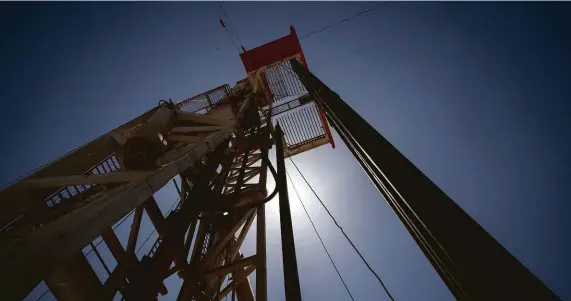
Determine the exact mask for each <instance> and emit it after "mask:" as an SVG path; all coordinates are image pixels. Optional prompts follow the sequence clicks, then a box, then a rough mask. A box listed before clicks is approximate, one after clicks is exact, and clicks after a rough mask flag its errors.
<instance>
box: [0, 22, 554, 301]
mask: <svg viewBox="0 0 571 301" xmlns="http://www.w3.org/2000/svg"><path fill="white" fill-rule="evenodd" d="M240 57H241V59H242V62H243V64H244V67H245V69H246V73H247V76H246V78H244V79H242V80H240V81H238V82H237V83H236V85H235V86H234V87H230V86H229V85H223V86H220V87H217V88H215V89H212V90H210V91H207V92H204V93H201V94H199V95H197V96H194V97H191V98H188V99H185V100H183V101H180V102H176V103H175V102H172V101H160V102H159V104H158V105H157V106H156V107H155V108H152V109H151V110H149V111H147V112H145V113H144V114H142V115H141V116H139V117H137V118H135V119H133V120H131V121H129V122H127V123H125V124H124V125H122V126H120V127H118V128H116V129H114V130H113V131H111V132H109V133H107V134H105V135H103V136H101V137H99V138H97V139H95V140H93V141H91V142H90V143H88V144H86V145H84V146H82V147H80V148H78V149H76V150H75V151H73V152H71V153H69V154H67V155H65V156H63V157H62V158H60V159H58V160H56V161H54V162H52V163H50V164H49V165H47V166H45V167H43V168H41V169H38V170H37V171H35V172H33V173H32V174H29V175H28V176H26V177H24V178H22V179H20V180H18V181H16V182H15V183H13V184H12V185H10V186H8V187H6V188H4V189H3V190H1V191H0V206H1V210H0V227H1V230H0V243H1V244H0V291H1V292H2V297H3V298H5V299H4V300H22V299H23V298H25V297H26V296H27V295H28V294H29V292H30V291H31V290H33V289H34V288H35V287H36V286H37V285H38V283H40V282H41V281H44V282H45V283H46V284H47V286H48V287H49V289H50V290H51V293H52V294H53V295H54V296H55V297H56V298H57V300H63V301H82V300H89V301H91V300H128V301H133V300H137V301H147V300H157V297H158V295H159V294H162V295H164V294H166V293H167V289H166V287H165V285H164V283H163V282H164V280H165V279H166V278H168V277H170V276H172V275H174V274H175V273H176V274H177V275H178V276H179V277H180V278H181V279H183V285H182V287H181V289H180V292H179V294H178V298H177V300H179V301H186V300H200V301H211V300H217V301H219V300H222V299H223V298H225V297H226V296H228V295H229V294H231V295H232V298H237V299H238V300H240V301H253V300H257V301H265V300H267V299H268V298H267V297H268V294H267V279H266V221H265V218H266V214H265V204H266V202H268V201H269V200H271V199H272V198H274V197H276V195H278V193H279V197H278V198H279V207H280V210H279V212H280V229H281V239H282V253H283V262H284V265H283V266H284V281H285V296H286V300H288V301H296V300H301V291H300V285H299V277H298V272H297V260H296V254H295V245H294V239H293V231H292V224H291V215H290V209H289V202H288V194H287V181H286V173H285V164H284V160H285V158H287V157H291V156H295V155H296V154H299V153H301V152H304V151H307V150H311V149H314V148H317V147H320V146H324V145H327V144H330V145H331V146H332V147H335V145H334V142H333V139H332V136H331V132H330V129H329V125H331V127H333V128H334V129H335V130H336V132H337V133H338V134H339V137H340V138H341V140H342V141H343V143H344V144H346V146H347V147H348V148H349V149H350V150H351V152H352V154H353V155H354V157H355V159H356V160H357V161H358V162H359V164H360V165H361V166H362V167H363V170H364V171H365V172H366V173H367V175H368V176H369V177H370V179H371V180H372V182H373V183H374V185H375V186H376V187H377V188H378V190H379V192H380V194H382V196H383V197H384V199H385V200H386V202H387V203H388V204H389V205H390V207H391V208H392V209H393V210H394V212H395V214H396V215H397V216H398V217H399V219H400V220H401V221H402V223H403V225H404V226H405V227H406V229H407V230H408V231H409V233H410V234H411V235H412V237H413V238H414V240H415V241H416V242H417V244H418V246H419V248H420V249H421V250H422V252H423V253H424V254H425V255H426V257H427V259H428V260H429V261H430V263H431V264H432V265H433V267H434V269H435V270H436V271H437V272H438V274H439V275H440V277H441V278H442V280H443V281H444V282H445V284H446V285H447V286H448V288H449V289H450V291H451V292H452V294H453V295H454V296H455V297H456V298H457V299H458V300H560V299H559V298H558V297H557V296H556V295H555V294H554V293H553V292H552V291H551V290H550V289H549V288H548V287H547V286H545V285H544V284H543V283H542V282H541V281H540V280H539V279H538V278H537V277H535V276H534V275H533V274H532V273H531V272H530V271H529V270H528V269H526V268H525V267H524V266H523V265H522V264H521V263H520V262H519V261H518V260H517V259H516V258H515V257H513V256H512V255H511V254H510V253H509V252H508V251H507V250H506V249H504V248H503V247H502V246H501V245H500V244H499V243H498V242H497V241H496V240H495V239H494V238H493V237H491V236H490V235H489V234H488V233H487V232H486V231H485V230H484V229H483V228H482V227H481V226H480V225H478V223H477V222H476V221H474V220H473V219H472V218H471V217H470V216H468V215H467V214H466V213H465V212H464V211H463V210H462V209H461V208H460V207H459V206H458V205H456V204H455V203H454V202H453V201H452V200H451V199H450V198H449V197H448V196H447V195H446V194H445V193H444V192H443V191H442V190H441V189H439V188H438V187H437V186H436V185H435V184H434V183H433V182H432V181H430V179H428V178H427V177H426V176H425V175H424V174H423V173H422V172H421V171H420V170H418V169H417V168H416V167H415V166H414V165H413V164H412V163H411V162H410V161H409V160H407V159H406V158H405V157H404V156H403V155H402V154H401V153H400V152H399V151H398V150H397V149H396V148H395V147H393V146H392V145H391V144H390V143H389V142H388V141H387V140H386V139H385V138H384V137H382V135H380V134H379V133H378V132H377V131H376V130H375V129H374V128H373V127H371V126H370V125H369V124H368V123H367V122H366V121H365V120H364V119H363V118H362V117H361V116H359V114H357V113H356V112H355V111H354V110H353V109H351V107H349V106H348V105H347V104H346V103H345V102H344V101H343V100H342V99H341V98H340V97H339V96H338V95H337V94H336V93H334V92H333V91H332V90H330V89H329V88H328V87H327V86H326V85H325V84H323V83H322V82H321V81H320V80H319V79H318V78H317V77H316V76H314V75H313V74H312V73H311V72H310V71H309V69H308V65H307V62H306V60H305V57H304V55H303V51H302V49H301V45H300V43H299V39H298V37H297V34H296V32H295V29H294V28H293V27H291V28H290V34H289V35H287V36H284V37H282V38H279V39H277V40H275V41H272V42H270V43H267V44H264V45H262V46H259V47H257V48H254V49H251V50H248V51H244V52H243V53H241V54H240ZM272 148H275V153H276V160H275V162H276V163H275V166H274V165H273V164H272V163H271V161H270V159H269V157H268V153H269V151H270V149H272ZM268 176H271V177H273V179H274V180H275V183H276V185H275V189H273V190H272V191H269V192H268V191H267V189H266V182H267V178H268ZM171 181H172V182H174V185H175V186H176V194H177V195H178V200H177V202H176V203H175V205H174V206H173V207H172V209H171V210H169V211H168V212H164V213H163V212H162V211H161V208H159V205H158V204H157V201H156V200H155V199H154V196H153V195H154V194H155V193H156V192H157V191H158V190H160V189H161V188H163V187H164V186H165V185H167V184H169V183H171ZM145 213H146V215H147V216H148V217H149V219H150V221H151V222H152V225H153V227H154V229H155V231H156V233H158V238H157V239H156V241H155V242H154V244H153V245H152V248H151V249H150V251H149V252H148V253H147V254H145V255H144V256H142V258H140V259H139V258H138V257H137V256H136V252H137V250H136V246H137V242H138V240H139V230H140V228H141V221H142V219H143V215H144V214H145ZM127 219H129V220H130V221H131V226H130V233H129V235H128V239H126V240H125V241H124V242H121V241H120V239H119V237H118V235H117V233H116V230H115V228H116V225H118V224H120V223H122V222H124V221H125V220H127ZM254 220H256V254H255V255H252V256H248V257H244V256H243V254H242V253H241V252H240V248H241V246H242V243H243V242H244V239H245V237H246V235H247V234H248V231H249V230H250V228H251V225H252V224H253V222H254ZM114 225H115V226H114ZM102 242H104V243H105V245H106V246H107V247H108V249H109V250H110V252H111V254H112V256H113V258H114V259H115V261H116V262H117V264H116V266H115V267H114V268H113V269H111V268H109V267H107V266H106V265H105V262H104V260H103V259H102V256H101V254H100V253H99V252H98V247H97V245H99V244H100V243H102ZM139 243H140V240H139ZM90 252H94V253H95V254H96V256H97V258H98V259H99V260H100V261H101V263H102V264H103V266H104V268H105V271H106V272H107V274H108V275H107V276H108V277H107V278H106V280H105V281H103V282H102V281H100V279H99V278H98V276H97V275H96V273H95V271H94V269H93V268H92V266H91V265H90V263H89V262H88V260H87V258H86V254H87V253H90ZM254 271H256V274H255V281H256V289H255V292H254V291H253V290H252V289H251V286H250V282H249V279H248V276H249V275H250V274H251V273H252V272H254ZM228 275H230V276H231V281H229V282H227V283H226V284H224V281H223V280H224V279H226V277H227V276H228ZM233 300H234V299H233Z"/></svg>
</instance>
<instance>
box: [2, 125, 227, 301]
mask: <svg viewBox="0 0 571 301" xmlns="http://www.w3.org/2000/svg"><path fill="white" fill-rule="evenodd" d="M231 132H232V129H230V128H229V129H227V130H225V131H219V132H217V133H216V134H215V135H214V136H212V138H211V139H210V140H209V141H207V142H208V144H207V142H204V143H199V144H197V145H195V146H194V147H193V148H192V149H191V150H190V151H189V152H187V153H186V154H184V155H182V156H180V157H178V158H177V159H176V160H173V161H171V162H170V163H168V164H166V165H165V166H163V167H161V168H159V169H158V170H157V171H155V172H154V173H153V174H152V175H151V176H149V177H146V178H144V179H142V180H140V181H137V182H132V183H129V184H126V185H123V186H121V187H118V188H115V189H112V190H108V191H105V193H98V194H96V195H94V196H92V197H90V198H89V199H87V200H85V201H84V203H83V206H82V207H79V208H77V209H75V210H73V211H71V212H70V213H68V214H66V215H65V216H62V217H60V218H58V219H57V220H55V221H53V222H51V223H49V224H46V225H44V226H43V227H41V228H39V229H36V230H34V231H31V232H28V233H25V234H24V235H22V236H20V237H17V238H15V239H13V240H12V241H11V242H6V243H5V244H3V245H2V248H1V249H0V262H2V263H5V264H3V265H2V266H1V267H0V283H4V284H5V286H6V287H7V288H9V289H7V290H5V292H4V293H5V296H6V298H8V299H21V298H23V297H24V296H25V295H26V294H27V293H28V292H29V291H30V290H31V289H33V288H34V287H35V285H37V283H38V282H39V281H40V279H41V278H43V277H44V276H45V275H46V274H47V273H48V272H49V270H50V269H51V268H53V267H55V266H57V265H58V264H60V263H61V262H64V261H65V260H66V259H68V258H70V256H72V254H73V253H74V252H76V251H77V250H79V249H81V248H82V247H84V246H85V245H87V244H88V243H89V242H91V241H93V240H94V239H95V238H96V237H97V236H99V234H100V233H101V232H103V231H104V230H105V229H106V228H107V227H108V226H109V225H112V224H114V223H116V222H117V221H118V220H119V219H120V218H121V217H123V216H124V215H125V214H127V213H128V212H129V211H131V210H133V209H134V208H135V207H137V206H139V205H140V204H141V203H142V202H144V201H145V200H147V199H148V198H149V197H151V196H152V195H153V194H154V193H155V192H156V191H158V190H159V189H160V188H162V187H163V186H164V185H165V184H166V183H168V181H170V180H171V179H172V178H173V177H174V176H176V175H177V174H179V173H181V172H183V171H184V170H186V169H187V168H188V167H189V166H190V165H191V164H193V163H194V162H195V161H196V160H197V159H198V158H200V157H202V156H203V155H205V154H207V153H208V152H210V149H211V148H212V147H213V146H217V145H218V144H220V143H221V142H222V141H223V140H225V141H226V143H227V142H228V141H229V140H228V137H229V135H230V133H231ZM225 145H226V144H225Z"/></svg>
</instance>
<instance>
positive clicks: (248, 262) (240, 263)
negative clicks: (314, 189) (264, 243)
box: [202, 255, 256, 279]
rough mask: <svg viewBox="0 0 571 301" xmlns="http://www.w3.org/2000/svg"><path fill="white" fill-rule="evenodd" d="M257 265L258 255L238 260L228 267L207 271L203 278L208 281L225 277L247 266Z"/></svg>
mask: <svg viewBox="0 0 571 301" xmlns="http://www.w3.org/2000/svg"><path fill="white" fill-rule="evenodd" d="M255 263H256V255H252V256H250V257H246V258H244V259H240V260H236V261H234V262H232V263H231V264H228V265H223V266H221V267H217V268H214V269H211V270H208V271H206V273H204V274H202V277H204V278H206V279H208V278H213V277H219V276H224V275H226V274H228V273H231V272H233V271H235V270H237V269H240V268H241V269H244V268H245V267H247V266H252V265H255Z"/></svg>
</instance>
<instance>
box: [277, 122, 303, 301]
mask: <svg viewBox="0 0 571 301" xmlns="http://www.w3.org/2000/svg"><path fill="white" fill-rule="evenodd" d="M282 137H283V133H282V129H281V127H280V125H279V124H278V125H277V126H276V131H275V139H276V141H275V142H276V161H277V167H278V168H277V169H278V170H277V173H278V175H277V179H276V185H277V187H278V189H279V196H280V197H279V203H280V228H281V236H282V256H283V270H284V285H285V295H286V301H299V300H301V289H300V286H299V274H298V271H297V258H296V255H295V243H294V240H293V227H292V222H291V211H290V208H289V198H288V192H287V178H286V169H285V160H284V147H283V141H282Z"/></svg>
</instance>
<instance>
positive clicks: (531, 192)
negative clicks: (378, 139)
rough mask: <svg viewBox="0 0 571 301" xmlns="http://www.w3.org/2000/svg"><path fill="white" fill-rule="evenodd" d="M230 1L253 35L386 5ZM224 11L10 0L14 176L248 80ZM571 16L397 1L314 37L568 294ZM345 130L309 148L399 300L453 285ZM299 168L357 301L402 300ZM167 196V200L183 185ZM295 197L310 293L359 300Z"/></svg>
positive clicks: (274, 270) (326, 188)
mask: <svg viewBox="0 0 571 301" xmlns="http://www.w3.org/2000/svg"><path fill="white" fill-rule="evenodd" d="M224 5H225V8H226V11H227V13H228V14H229V16H230V21H231V22H232V24H233V25H234V26H235V27H236V29H237V30H238V33H239V34H240V38H241V40H242V42H243V44H244V46H245V47H246V48H252V47H255V46H257V45H260V44H262V43H265V42H268V41H270V40H273V39H275V38H277V37H280V36H283V35H286V34H288V32H289V29H288V27H289V25H291V24H293V25H294V26H295V27H296V29H297V31H298V34H299V35H300V36H303V35H304V34H306V33H309V32H311V31H313V30H315V29H318V28H321V27H323V26H325V25H328V24H330V23H333V22H336V21H338V20H340V19H342V18H345V17H347V16H350V15H352V14H354V13H356V12H358V11H361V10H363V9H366V8H368V7H371V6H373V3H367V2H351V3H348V2H336V3H325V2H319V3H318V2H310V3H301V2H296V3H285V2H280V3H265V2H248V3H241V2H232V3H225V4H224ZM219 14H220V10H219V7H218V5H217V3H215V2H209V3H5V2H4V3H0V38H1V39H2V40H1V41H2V47H0V66H1V68H2V69H1V70H2V72H1V73H0V99H1V100H2V103H3V108H2V110H0V115H1V116H0V117H1V118H0V128H1V129H2V131H1V134H2V136H1V137H2V138H3V141H5V146H4V147H2V148H1V149H0V158H2V169H1V174H0V183H7V182H9V181H10V180H12V179H14V178H16V177H18V176H20V175H22V174H23V173H25V172H27V171H29V170H31V169H33V168H35V167H37V166H38V165H40V164H42V163H45V162H47V161H50V160H52V159H55V158H57V157H58V156H59V155H61V154H63V153H65V152H67V151H69V150H71V149H73V148H75V147H77V146H80V145H82V144H83V143H86V142H88V141H90V140H92V139H93V138H95V137H97V136H99V135H101V134H104V133H106V132H107V131H109V130H111V129H113V128H115V127H117V126H119V125H120V124H122V123H124V122H126V121H128V120H130V119H131V118H133V117H136V116H138V115H139V114H141V113H142V112H144V111H145V110H147V109H149V108H150V107H152V106H154V105H156V103H157V101H158V100H159V99H163V98H172V99H173V100H179V99H183V98H185V97H188V96H191V95H194V94H198V93H200V92H202V91H205V90H208V89H210V88H213V87H216V86H218V85H221V84H225V83H228V84H233V83H234V82H236V81H237V80H239V79H241V78H243V77H244V76H245V72H244V69H243V67H242V65H241V61H240V59H239V57H238V54H237V51H236V50H235V49H234V46H233V45H232V43H231V42H230V40H229V39H228V37H227V36H226V33H225V32H224V31H223V30H222V28H220V25H219V23H218V15H219ZM569 20H571V6H570V5H569V4H568V3H483V2H482V3H443V2H439V3H391V4H388V5H386V6H384V7H383V8H381V9H378V10H376V11H374V12H372V13H369V14H367V15H364V16H362V17H360V18H357V19H354V20H353V21H351V22H350V23H348V24H344V25H340V26H338V27H334V28H332V29H330V30H328V31H325V32H323V33H320V34H317V35H314V36H311V37H308V38H307V39H303V40H302V41H301V43H302V47H303V49H304V52H305V55H306V58H307V61H308V64H309V67H310V69H311V70H312V71H313V72H314V73H315V74H316V75H317V76H318V77H320V78H321V79H322V80H323V81H324V82H325V83H326V84H327V85H328V86H329V87H330V88H332V89H333V90H335V91H336V92H337V93H338V94H339V95H340V96H341V97H342V98H343V99H344V100H345V101H346V102H347V103H348V104H350V105H351V106H352V107H353V108H355V109H356V110H357V111H358V112H359V113H360V114H361V115H362V116H363V117H364V118H365V119H367V120H368V121H369V122H370V123H371V124H372V125H373V126H374V127H375V128H376V129H377V130H379V132H381V133H382V134H383V135H384V136H385V137H386V138H387V139H388V140H389V141H391V142H392V143H393V144H394V145H395V146H396V147H397V148H398V149H399V150H400V151H401V152H402V153H404V154H405V155H406V156H407V157H408V158H409V159H410V160H411V161H412V162H414V163H415V164H416V165H417V166H418V167H419V168H420V169H421V170H422V171H423V172H425V173H426V174H427V175H428V176H429V177H430V178H431V179H432V180H433V181H434V182H436V183H437V184H438V185H439V186H440V187H441V188H442V189H443V190H444V191H445V192H446V193H448V194H449V195H450V196H451V197H452V198H453V199H454V200H455V201H456V202H457V203H458V204H460V206H462V208H464V209H465V210H466V211H467V212H468V213H469V214H470V215H471V216H473V217H474V218H475V219H476V220H477V221H478V222H479V223H480V224H481V225H482V226H484V228H486V229H487V230H488V231H489V232H490V233H491V234H492V235H493V236H494V237H495V238H496V239H497V240H499V241H500V242H501V243H502V244H503V245H504V246H505V247H506V248H507V249H508V250H509V251H510V252H512V254H514V255H515V256H516V257H518V258H519V259H520V260H521V261H522V262H523V263H524V264H525V265H526V266H527V267H528V268H530V269H531V270H532V271H533V272H534V273H535V274H536V275H538V276H539V277H540V278H541V279H542V280H543V281H544V282H545V283H546V284H547V285H548V286H550V287H551V288H552V289H553V290H554V291H555V292H556V293H557V294H559V295H560V297H562V298H563V299H571V289H570V288H568V287H567V285H566V284H568V281H566V279H569V277H570V276H571V275H570V274H569V271H570V270H571V259H570V258H569V256H566V255H567V254H571V245H570V244H569V243H568V238H569V237H570V236H571V231H570V229H571V227H570V222H569V219H568V217H569V214H570V213H571V205H569V203H568V202H567V200H568V199H569V197H568V191H567V187H568V185H569V184H568V183H569V182H570V180H571V169H570V166H571V164H570V163H571V159H570V157H569V154H570V153H571V141H570V138H569V137H571V104H570V102H569V99H570V96H571V85H569V83H571V74H570V73H571V71H570V70H571V61H570V58H569V53H571V41H570V40H569V36H571V26H570V25H571V24H570V21H569ZM337 142H338V143H337V144H338V145H339V146H338V147H337V148H336V149H335V150H332V149H331V148H330V147H329V146H324V147H321V148H319V149H317V150H313V151H310V152H307V153H304V154H301V155H299V156H297V157H295V158H294V159H295V160H296V162H297V164H298V166H299V167H300V168H301V169H302V171H303V172H304V174H305V175H306V177H307V178H308V180H309V181H310V182H311V183H312V185H313V186H314V188H315V190H316V191H317V192H318V193H319V194H320V196H321V197H322V199H323V200H324V202H326V204H327V205H328V206H329V208H330V210H331V211H332V213H333V214H334V215H335V216H336V217H337V218H338V220H339V222H340V224H341V225H343V227H344V229H345V231H346V232H347V233H348V234H349V235H350V236H351V237H352V238H353V240H354V242H355V244H356V245H357V246H359V248H360V249H361V251H362V253H363V254H364V256H365V257H366V258H368V260H369V261H370V263H371V265H372V266H373V267H374V268H375V269H376V270H377V272H378V273H379V274H380V276H381V278H383V279H384V280H385V282H386V284H387V286H388V288H389V290H391V293H392V294H393V296H394V297H395V299H396V300H452V299H453V298H452V296H451V295H450V293H448V291H447V289H446V287H445V286H444V285H443V284H442V282H441V281H440V279H439V278H438V276H437V275H436V273H435V272H434V271H433V269H432V267H431V266H430V265H429V263H428V262H427V260H426V259H425V258H424V257H423V256H422V254H421V253H420V251H419V249H418V248H417V247H416V246H415V245H414V242H413V240H412V239H411V238H410V237H409V235H408V233H407V232H406V231H405V229H404V227H403V226H402V225H401V224H400V222H399V221H398V220H397V218H396V217H395V215H394V214H393V213H392V212H391V210H390V208H389V207H388V206H387V205H386V203H385V202H384V201H383V200H382V198H381V197H380V195H379V194H378V193H377V192H376V191H375V189H374V187H373V186H372V185H371V183H370V182H369V180H368V179H367V178H366V176H365V174H364V173H363V172H362V171H361V170H360V168H359V166H358V164H357V163H356V162H355V161H354V160H353V159H352V157H351V154H350V153H349V151H348V150H347V149H346V148H345V147H344V146H342V145H340V144H341V141H340V140H339V139H337ZM288 166H290V165H288ZM290 172H291V174H292V176H293V177H294V182H295V183H296V187H297V188H298V189H299V190H300V192H301V194H302V198H304V201H305V203H306V206H307V207H308V209H309V211H310V214H311V215H312V217H314V220H315V222H316V225H317V227H318V229H319V231H320V233H322V236H323V238H324V241H325V244H326V245H327V246H328V248H329V249H330V252H331V254H332V256H333V258H334V260H335V261H336V262H337V264H338V266H339V269H340V271H341V273H342V275H343V276H344V277H345V279H346V281H347V283H348V285H349V288H350V289H351V291H352V293H353V294H354V296H355V298H356V300H365V299H372V298H374V299H376V300H387V298H386V296H385V295H384V294H383V292H382V289H381V288H380V286H379V285H378V284H377V283H376V282H375V281H374V278H373V276H372V275H370V274H369V273H368V272H367V270H366V268H365V267H364V266H363V264H362V263H361V262H359V260H358V257H357V255H355V254H354V253H353V252H352V250H351V248H350V246H349V245H348V244H347V243H346V242H345V241H344V240H343V239H342V237H341V235H340V233H339V232H338V231H337V229H336V228H335V227H334V225H333V223H332V222H331V221H330V220H329V219H328V218H327V216H326V214H325V212H324V210H323V209H322V208H321V207H319V204H318V203H317V202H316V200H315V199H314V198H312V196H311V194H310V192H309V190H308V188H307V187H305V186H304V185H303V183H302V181H301V180H300V178H299V177H298V176H297V175H296V172H295V171H294V170H293V169H290ZM163 194H164V197H159V202H160V203H161V208H163V209H165V208H168V207H169V206H170V202H172V198H170V199H169V195H168V193H167V192H165V193H163ZM290 198H291V202H292V204H293V205H292V206H293V209H292V210H293V211H294V217H293V221H294V232H295V237H296V247H297V250H298V261H299V263H298V264H299V271H300V278H301V285H302V295H303V296H304V298H305V299H307V300H314V299H317V300H321V299H323V300H325V299H330V300H348V299H349V298H348V296H347V295H346V293H345V292H344V289H343V287H342V285H341V283H340V281H339V280H338V278H337V275H336V274H335V272H334V270H333V268H332V267H331V266H330V264H329V262H328V259H327V257H326V255H325V254H324V252H323V250H322V249H321V246H320V245H319V241H318V240H317V238H316V237H315V234H314V233H313V230H312V229H311V228H310V224H309V222H308V221H307V218H306V217H305V215H304V214H303V212H302V211H301V209H300V207H299V205H296V204H297V199H296V197H295V194H294V193H290ZM276 211H277V210H276V204H274V203H271V204H270V205H269V210H268V220H269V221H268V252H269V253H268V261H269V262H268V265H269V267H268V268H269V271H268V285H269V292H270V293H269V296H270V299H271V300H284V295H283V284H282V278H281V258H280V255H281V254H280V246H279V228H278V227H279V224H278V222H277V218H278V217H277V214H276ZM149 229H150V228H146V229H145V228H143V229H142V230H141V231H142V232H143V230H149ZM145 233H148V232H145ZM248 241H249V242H248V243H246V246H245V247H244V251H245V252H246V253H247V254H248V252H250V253H251V252H253V250H254V249H253V245H252V243H251V241H250V239H248ZM169 281H170V282H169V285H171V286H173V287H174V286H176V281H175V280H169ZM164 299H165V300H172V299H170V297H168V298H164ZM45 300H47V299H45Z"/></svg>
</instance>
